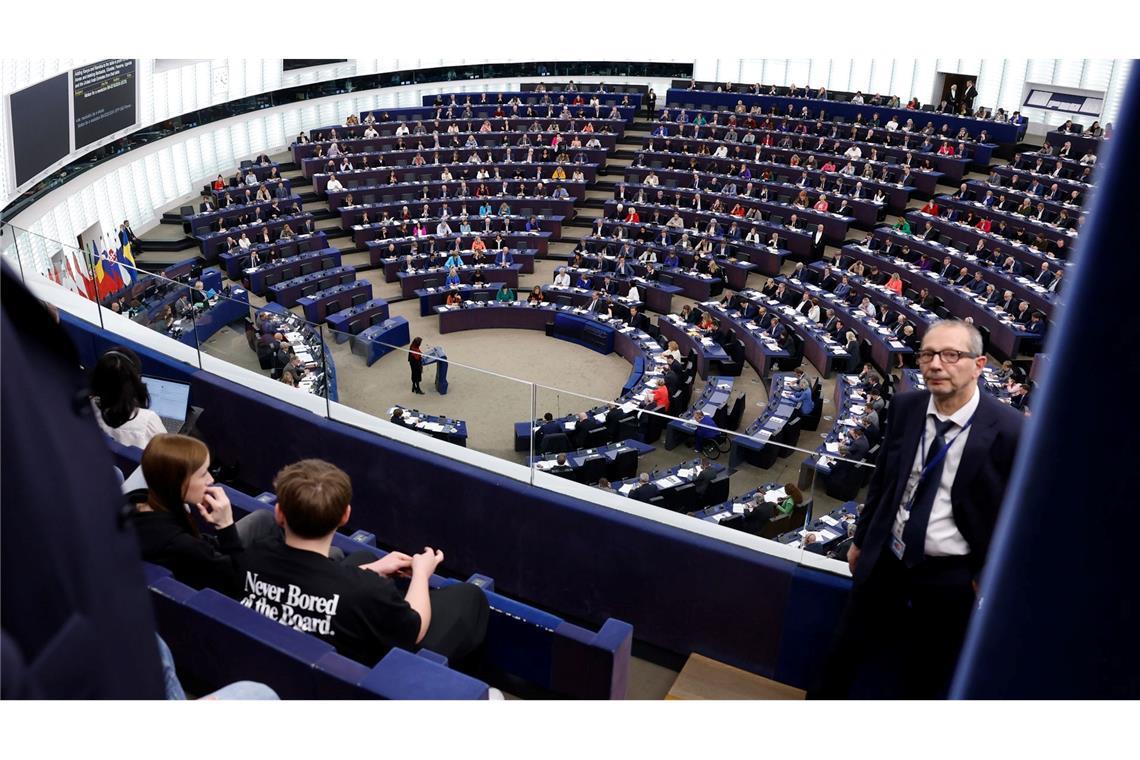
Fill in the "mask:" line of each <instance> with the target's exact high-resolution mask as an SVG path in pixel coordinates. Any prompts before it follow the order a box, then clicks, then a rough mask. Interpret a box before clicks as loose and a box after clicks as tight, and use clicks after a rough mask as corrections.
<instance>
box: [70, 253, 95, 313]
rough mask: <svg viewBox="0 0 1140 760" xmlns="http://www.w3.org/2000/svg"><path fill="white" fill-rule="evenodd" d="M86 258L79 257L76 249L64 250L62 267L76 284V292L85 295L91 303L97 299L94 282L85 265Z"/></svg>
mask: <svg viewBox="0 0 1140 760" xmlns="http://www.w3.org/2000/svg"><path fill="white" fill-rule="evenodd" d="M86 258H87V257H86V256H83V257H80V255H79V249H78V248H65V249H64V252H63V261H64V267H65V269H66V271H67V274H68V275H69V276H70V277H71V279H72V280H73V281H74V282H75V283H76V285H77V289H76V292H77V293H79V294H80V295H85V296H87V297H88V298H89V299H91V300H92V301H94V300H96V299H97V298H98V294H97V293H96V290H95V281H94V280H93V279H92V273H91V272H90V268H89V266H88V265H87V262H86V261H84V260H83V259H86Z"/></svg>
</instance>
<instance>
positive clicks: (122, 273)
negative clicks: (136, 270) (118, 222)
mask: <svg viewBox="0 0 1140 760" xmlns="http://www.w3.org/2000/svg"><path fill="white" fill-rule="evenodd" d="M107 258H109V259H110V260H111V261H113V262H115V271H116V273H117V274H118V275H119V281H120V283H121V285H120V286H119V287H126V286H127V285H130V284H131V265H130V264H129V263H128V262H127V260H126V258H125V257H124V256H123V246H122V244H121V243H119V236H118V235H116V234H115V233H114V232H109V233H107Z"/></svg>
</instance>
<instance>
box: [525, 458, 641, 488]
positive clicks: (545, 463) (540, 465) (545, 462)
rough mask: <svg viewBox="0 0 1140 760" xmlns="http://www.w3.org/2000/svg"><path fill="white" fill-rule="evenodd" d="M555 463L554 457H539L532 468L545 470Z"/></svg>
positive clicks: (551, 467)
mask: <svg viewBox="0 0 1140 760" xmlns="http://www.w3.org/2000/svg"><path fill="white" fill-rule="evenodd" d="M556 464H558V460H556V459H540V460H539V461H537V462H535V463H534V469H536V470H541V471H542V472H546V471H547V470H551V469H553V468H554V466H555V465H556ZM623 493H624V491H623Z"/></svg>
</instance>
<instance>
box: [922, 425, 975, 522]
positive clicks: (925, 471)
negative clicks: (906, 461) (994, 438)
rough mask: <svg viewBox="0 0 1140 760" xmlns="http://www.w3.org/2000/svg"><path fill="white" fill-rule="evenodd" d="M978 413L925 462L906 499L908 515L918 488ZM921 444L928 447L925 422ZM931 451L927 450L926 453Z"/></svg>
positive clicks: (923, 447)
mask: <svg viewBox="0 0 1140 760" xmlns="http://www.w3.org/2000/svg"><path fill="white" fill-rule="evenodd" d="M976 414H977V412H974V414H972V415H970V419H968V420H966V424H965V425H963V426H962V429H961V430H959V431H958V433H957V434H956V435H955V436H954V437H953V438H951V439H950V440H949V441H947V442H946V445H945V446H943V447H942V450H941V451H939V452H938V453H937V454H935V455H934V458H933V459H931V460H930V461H928V462H925V463H924V464H923V467H922V471H921V472H920V473H918V480H917V481H915V484H914V490H912V491H911V492H910V498H908V499H907V500H906V511H907V514H908V515H909V514H910V509H911V507H912V506H914V497H915V495H916V494H917V493H918V489H919V487H920V486H921V485H922V482H923V481H924V480H926V476H927V475H929V474H930V473H931V472H932V471H933V470H934V468H935V467H937V466H938V465H939V463H940V462H941V461H942V460H943V459H944V458H945V457H946V452H948V451H950V447H951V446H953V445H954V442H955V441H957V440H958V438H960V437H961V435H962V434H963V433H965V432H966V431H967V430H969V429H970V425H972V424H974V415H976ZM919 446H920V450H925V449H926V423H925V422H924V423H923V425H922V440H921V442H920V443H919ZM929 453H930V452H926V454H929ZM926 454H924V455H923V459H924V460H925V458H926Z"/></svg>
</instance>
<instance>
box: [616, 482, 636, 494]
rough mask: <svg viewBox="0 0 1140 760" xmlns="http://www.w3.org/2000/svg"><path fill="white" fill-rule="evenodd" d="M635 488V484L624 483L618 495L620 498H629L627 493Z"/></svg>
mask: <svg viewBox="0 0 1140 760" xmlns="http://www.w3.org/2000/svg"><path fill="white" fill-rule="evenodd" d="M636 487H637V483H636V482H634V483H626V484H625V485H624V486H622V487H621V488H619V489H618V493H620V494H621V495H622V496H629V492H630V491H632V490H633V489H634V488H636Z"/></svg>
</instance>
